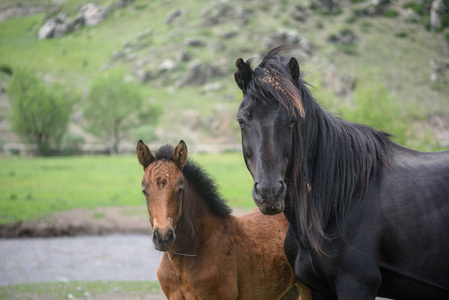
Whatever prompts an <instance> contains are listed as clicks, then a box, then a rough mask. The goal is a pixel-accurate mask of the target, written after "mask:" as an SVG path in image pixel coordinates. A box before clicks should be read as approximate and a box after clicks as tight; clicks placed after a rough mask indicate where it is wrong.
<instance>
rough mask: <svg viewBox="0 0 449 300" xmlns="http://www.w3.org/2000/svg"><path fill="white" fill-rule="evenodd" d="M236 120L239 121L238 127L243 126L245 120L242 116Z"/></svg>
mask: <svg viewBox="0 0 449 300" xmlns="http://www.w3.org/2000/svg"><path fill="white" fill-rule="evenodd" d="M237 122H239V125H240V128H242V129H243V128H244V127H245V125H246V122H245V120H243V119H242V118H237Z"/></svg>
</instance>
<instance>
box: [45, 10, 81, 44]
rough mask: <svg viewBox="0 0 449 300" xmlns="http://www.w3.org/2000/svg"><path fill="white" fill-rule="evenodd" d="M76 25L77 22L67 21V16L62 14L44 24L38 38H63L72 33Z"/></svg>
mask: <svg viewBox="0 0 449 300" xmlns="http://www.w3.org/2000/svg"><path fill="white" fill-rule="evenodd" d="M76 23H77V22H76V20H70V19H67V18H66V17H65V15H62V14H60V15H58V16H56V17H55V18H51V19H48V20H47V21H46V22H45V23H44V25H43V26H42V27H41V28H40V29H39V33H38V38H39V39H40V40H42V39H49V38H56V37H59V36H62V35H64V34H66V33H68V32H70V31H72V30H73V28H74V27H75V25H76Z"/></svg>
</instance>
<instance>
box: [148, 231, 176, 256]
mask: <svg viewBox="0 0 449 300" xmlns="http://www.w3.org/2000/svg"><path fill="white" fill-rule="evenodd" d="M175 239H176V234H175V231H174V230H173V228H171V227H168V228H166V229H160V228H157V227H156V228H155V229H154V230H153V244H154V248H156V250H159V251H168V250H170V248H171V247H172V246H173V244H174V243H175Z"/></svg>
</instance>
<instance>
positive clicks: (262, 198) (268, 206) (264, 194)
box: [252, 179, 287, 215]
mask: <svg viewBox="0 0 449 300" xmlns="http://www.w3.org/2000/svg"><path fill="white" fill-rule="evenodd" d="M286 191H287V185H286V184H285V182H284V181H283V180H282V179H280V180H277V181H266V180H260V181H255V182H254V186H253V191H252V194H253V199H254V202H255V203H256V205H257V207H259V209H260V211H261V212H262V213H263V214H265V215H275V214H278V213H281V212H282V211H283V210H284V206H285V204H284V197H285V193H286Z"/></svg>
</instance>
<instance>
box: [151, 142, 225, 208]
mask: <svg viewBox="0 0 449 300" xmlns="http://www.w3.org/2000/svg"><path fill="white" fill-rule="evenodd" d="M173 149H174V148H173V146H171V145H164V146H161V147H160V148H159V150H158V151H157V153H156V156H155V157H156V160H162V159H166V160H169V161H173ZM182 172H183V174H184V176H185V177H186V178H187V180H188V181H189V182H190V184H192V185H193V187H194V188H195V189H196V190H197V192H198V193H199V194H200V195H201V196H202V197H203V199H204V200H205V201H206V203H207V205H208V206H209V207H210V209H211V210H212V212H213V213H215V214H216V215H218V216H227V215H229V214H230V213H231V212H232V209H231V208H230V207H229V206H228V205H227V204H226V201H225V200H224V199H223V198H222V197H221V195H220V193H219V192H218V186H217V184H216V183H215V181H214V180H213V179H212V177H211V176H210V175H209V174H208V173H206V172H205V171H204V170H203V169H202V168H201V167H200V166H199V165H198V164H196V163H195V162H193V161H192V160H190V159H187V162H186V164H185V166H184V168H183V170H182Z"/></svg>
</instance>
